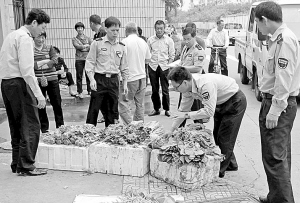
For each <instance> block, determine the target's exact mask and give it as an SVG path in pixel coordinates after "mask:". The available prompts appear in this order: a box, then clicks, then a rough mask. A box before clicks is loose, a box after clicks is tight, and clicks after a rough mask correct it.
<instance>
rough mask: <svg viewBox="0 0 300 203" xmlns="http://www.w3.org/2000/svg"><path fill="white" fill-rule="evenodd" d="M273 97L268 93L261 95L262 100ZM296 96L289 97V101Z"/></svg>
mask: <svg viewBox="0 0 300 203" xmlns="http://www.w3.org/2000/svg"><path fill="white" fill-rule="evenodd" d="M272 97H273V95H272V94H269V93H262V98H264V99H272ZM294 98H296V96H289V99H294Z"/></svg>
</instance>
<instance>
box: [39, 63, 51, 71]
mask: <svg viewBox="0 0 300 203" xmlns="http://www.w3.org/2000/svg"><path fill="white" fill-rule="evenodd" d="M39 69H41V70H45V69H49V66H48V64H46V63H45V64H44V65H42V66H40V68H39Z"/></svg>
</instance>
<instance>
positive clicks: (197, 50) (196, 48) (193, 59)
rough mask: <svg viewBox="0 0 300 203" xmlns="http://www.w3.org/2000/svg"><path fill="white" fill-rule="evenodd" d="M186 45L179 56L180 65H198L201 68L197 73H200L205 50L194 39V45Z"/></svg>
mask: <svg viewBox="0 0 300 203" xmlns="http://www.w3.org/2000/svg"><path fill="white" fill-rule="evenodd" d="M187 49H188V47H187V46H184V47H183V50H182V52H181V56H180V60H181V61H180V65H181V66H197V67H200V68H201V70H200V71H199V73H202V69H203V65H204V59H205V51H204V49H203V48H202V47H201V46H200V45H199V44H198V43H197V42H196V41H195V43H194V45H193V46H192V47H191V48H189V49H188V51H187Z"/></svg>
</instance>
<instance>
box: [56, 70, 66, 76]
mask: <svg viewBox="0 0 300 203" xmlns="http://www.w3.org/2000/svg"><path fill="white" fill-rule="evenodd" d="M64 72H65V71H64V69H62V70H59V71H57V74H58V75H62V74H63V73H64Z"/></svg>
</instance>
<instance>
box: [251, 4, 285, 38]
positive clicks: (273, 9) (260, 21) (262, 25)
mask: <svg viewBox="0 0 300 203" xmlns="http://www.w3.org/2000/svg"><path fill="white" fill-rule="evenodd" d="M255 21H256V23H257V26H258V29H259V30H260V31H261V33H262V34H264V35H267V34H269V33H271V34H273V33H274V32H275V31H276V30H277V28H278V26H280V25H281V24H282V9H281V7H280V5H278V4H277V3H275V2H273V1H268V2H263V3H260V4H258V5H257V7H256V8H255Z"/></svg>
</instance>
